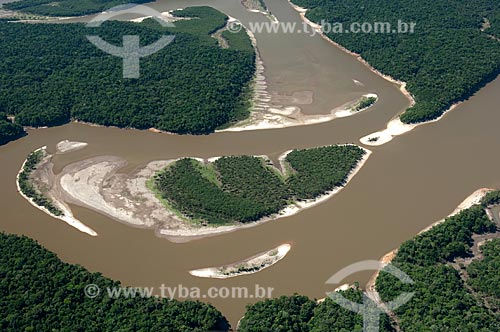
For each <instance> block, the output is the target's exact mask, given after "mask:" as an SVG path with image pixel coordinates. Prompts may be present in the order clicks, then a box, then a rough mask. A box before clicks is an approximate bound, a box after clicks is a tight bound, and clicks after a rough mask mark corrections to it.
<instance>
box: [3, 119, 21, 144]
mask: <svg viewBox="0 0 500 332" xmlns="http://www.w3.org/2000/svg"><path fill="white" fill-rule="evenodd" d="M24 134H25V132H24V130H23V127H21V126H20V125H18V124H17V123H12V121H10V120H9V119H8V118H7V115H5V113H2V112H0V145H3V144H5V143H8V142H10V141H13V140H15V139H17V138H19V137H21V136H24Z"/></svg>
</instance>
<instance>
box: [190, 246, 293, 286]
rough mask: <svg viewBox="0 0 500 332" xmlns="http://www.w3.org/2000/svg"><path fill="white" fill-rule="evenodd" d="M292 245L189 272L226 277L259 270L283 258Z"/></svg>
mask: <svg viewBox="0 0 500 332" xmlns="http://www.w3.org/2000/svg"><path fill="white" fill-rule="evenodd" d="M291 248H292V246H291V245H290V244H288V243H286V244H282V245H280V246H278V247H276V248H274V249H271V250H269V251H266V252H262V253H259V254H257V255H255V256H252V257H250V258H247V259H245V260H242V261H239V262H236V263H232V264H229V265H224V266H219V267H209V268H205V269H199V270H191V271H189V274H191V275H193V276H195V277H200V278H216V279H227V278H232V277H238V276H241V275H245V274H253V273H257V272H260V271H262V270H264V269H267V268H268V267H271V266H273V265H274V264H276V263H278V262H279V261H280V260H282V259H283V258H285V256H286V255H287V254H288V252H289V251H290V249H291Z"/></svg>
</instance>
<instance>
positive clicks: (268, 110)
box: [216, 17, 378, 132]
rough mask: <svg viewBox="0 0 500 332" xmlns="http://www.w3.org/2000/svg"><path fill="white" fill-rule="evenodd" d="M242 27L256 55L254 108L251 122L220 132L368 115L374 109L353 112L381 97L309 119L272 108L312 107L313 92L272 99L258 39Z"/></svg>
mask: <svg viewBox="0 0 500 332" xmlns="http://www.w3.org/2000/svg"><path fill="white" fill-rule="evenodd" d="M229 21H230V22H234V21H237V20H236V19H235V18H233V17H230V20H229ZM240 24H241V23H240ZM242 26H243V27H244V28H245V30H246V32H247V34H248V36H249V37H250V40H251V41H252V45H253V47H254V49H255V53H256V60H255V61H256V72H255V78H254V81H253V90H254V97H253V107H252V110H251V112H250V115H249V117H248V118H247V119H244V120H242V121H240V122H238V123H235V124H233V125H231V126H230V127H228V128H225V129H221V130H216V132H224V131H245V130H261V129H279V128H288V127H296V126H305V125H313V124H318V123H324V122H329V121H332V120H334V119H337V118H343V117H347V116H352V115H355V114H358V113H361V112H363V111H366V110H367V109H369V108H370V107H371V106H373V105H370V107H367V108H365V109H362V110H359V111H357V112H353V111H352V108H353V107H354V106H355V105H356V104H358V103H359V102H360V101H361V100H362V99H363V98H364V97H368V96H373V97H377V95H375V94H367V95H364V96H362V97H360V98H358V99H355V100H352V101H350V102H348V103H346V104H344V105H341V106H339V107H337V108H335V109H333V110H331V111H330V113H329V114H317V115H306V114H304V113H303V112H302V111H301V109H300V108H299V107H298V106H287V107H280V106H278V105H271V100H275V101H278V102H283V101H287V102H289V103H290V102H292V103H294V104H297V105H304V104H311V103H312V102H313V100H312V92H311V91H299V92H295V93H294V94H293V95H292V96H280V95H277V94H272V95H271V94H270V93H269V92H268V89H267V81H266V77H265V75H264V71H265V67H264V63H263V61H262V59H261V56H260V53H259V49H258V47H257V39H256V38H255V35H254V34H253V33H252V32H251V31H250V30H249V29H247V28H246V27H245V26H244V25H242ZM377 98H378V97H377Z"/></svg>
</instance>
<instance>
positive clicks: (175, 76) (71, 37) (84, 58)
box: [0, 7, 255, 134]
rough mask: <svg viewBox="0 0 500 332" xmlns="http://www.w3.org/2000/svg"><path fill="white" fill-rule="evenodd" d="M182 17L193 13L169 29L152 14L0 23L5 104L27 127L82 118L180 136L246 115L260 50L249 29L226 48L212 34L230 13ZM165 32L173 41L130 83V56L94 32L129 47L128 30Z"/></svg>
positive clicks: (194, 10) (201, 11)
mask: <svg viewBox="0 0 500 332" xmlns="http://www.w3.org/2000/svg"><path fill="white" fill-rule="evenodd" d="M175 13H176V15H182V16H187V17H191V18H193V19H192V20H183V21H179V22H176V27H172V28H168V29H166V28H163V27H162V26H160V25H159V24H158V23H157V22H156V21H154V20H152V19H150V20H146V21H144V22H143V23H141V24H139V23H132V22H106V23H105V24H103V25H102V26H101V28H99V29H97V28H95V30H94V28H86V27H85V26H84V25H82V24H21V23H9V22H5V21H0V36H2V38H1V39H0V58H2V61H1V62H0V109H1V110H3V111H4V112H5V113H6V114H8V115H12V116H15V122H16V123H17V124H19V125H22V126H31V127H39V126H57V125H61V124H64V123H67V122H68V121H70V120H72V119H73V120H79V121H83V122H89V123H95V124H100V125H105V126H117V127H131V128H137V129H149V128H152V127H155V128H157V129H160V130H164V131H169V132H175V133H179V134H208V133H211V132H213V131H214V130H215V129H217V128H219V127H221V126H224V125H227V124H229V123H231V122H233V121H238V120H240V119H241V118H244V117H245V116H247V115H248V113H249V107H248V99H249V97H248V87H249V85H250V82H251V80H252V78H253V75H254V71H255V53H254V50H253V48H252V47H251V44H250V41H249V38H248V36H247V35H246V33H245V32H244V31H242V32H241V33H240V34H237V35H235V36H233V37H232V40H231V42H233V43H232V44H230V47H229V48H227V49H222V48H220V47H219V46H218V43H217V41H216V40H215V39H214V38H212V37H211V36H210V35H211V33H213V32H214V31H216V30H218V29H220V28H221V27H223V26H224V25H225V24H226V20H227V17H226V16H225V15H224V14H222V13H220V12H218V11H216V10H215V9H212V8H209V7H191V8H187V9H185V10H183V11H176V12H175ZM164 34H174V35H175V39H174V41H173V42H172V43H171V44H170V45H168V46H167V47H165V48H164V49H163V50H161V51H159V52H158V53H155V54H154V55H151V56H149V57H146V58H142V59H141V60H140V65H141V67H140V70H141V76H140V78H138V79H124V78H123V77H122V63H123V61H122V59H121V58H118V57H114V56H111V55H108V54H106V53H104V52H102V51H101V50H99V49H97V48H96V47H95V46H94V45H92V44H91V43H90V42H88V40H87V39H86V37H85V36H86V35H99V36H101V37H102V38H103V39H104V40H106V41H108V42H110V43H113V44H115V45H120V44H121V41H122V36H123V35H139V36H140V38H141V39H140V40H141V45H147V44H150V43H152V42H154V41H156V40H158V39H159V37H161V36H162V35H164Z"/></svg>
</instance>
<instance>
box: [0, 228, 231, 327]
mask: <svg viewBox="0 0 500 332" xmlns="http://www.w3.org/2000/svg"><path fill="white" fill-rule="evenodd" d="M0 253H1V255H0V330H1V331H3V332H18V331H26V332H27V331H34V332H35V331H36V332H55V331H68V332H69V331H71V332H117V331H120V332H135V331H144V332H145V331H155V332H205V331H214V330H219V331H227V327H228V324H227V321H226V319H225V318H224V317H223V316H222V315H221V313H220V312H219V311H217V310H216V309H215V308H214V307H213V306H212V305H210V304H204V303H201V302H194V301H185V302H179V301H176V300H170V299H156V298H146V297H141V298H139V297H135V298H128V299H127V298H125V297H119V298H116V299H115V298H112V297H109V296H107V293H106V288H107V287H110V288H111V287H119V286H120V283H119V282H116V281H112V280H110V279H108V278H105V277H103V276H102V275H101V274H99V273H90V272H88V271H87V270H85V269H84V268H82V267H80V266H78V265H71V264H66V263H63V262H62V261H60V260H59V259H58V258H57V256H56V255H55V254H53V253H51V252H49V251H47V250H45V249H44V248H42V247H41V246H40V245H38V244H37V243H36V242H35V241H33V240H31V239H29V238H26V237H18V236H14V235H6V234H3V233H2V234H0ZM88 284H95V285H98V286H99V287H100V288H101V290H102V292H101V295H99V296H98V297H96V298H93V299H91V298H88V297H86V296H85V293H84V288H85V286H86V285H88Z"/></svg>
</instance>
